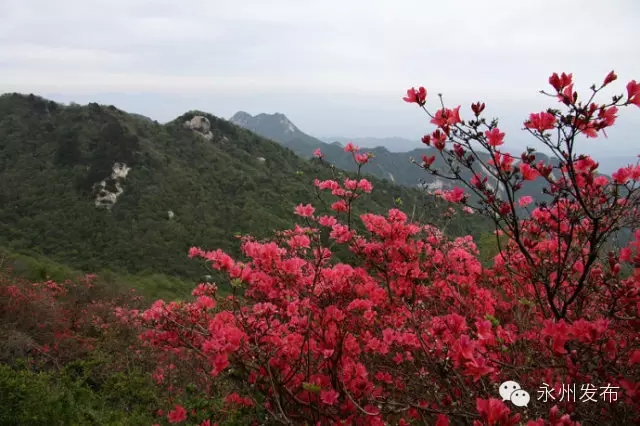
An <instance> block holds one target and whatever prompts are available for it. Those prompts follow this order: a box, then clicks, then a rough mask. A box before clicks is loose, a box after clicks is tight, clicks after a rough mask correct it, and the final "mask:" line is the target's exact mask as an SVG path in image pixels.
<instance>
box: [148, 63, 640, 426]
mask: <svg viewBox="0 0 640 426" xmlns="http://www.w3.org/2000/svg"><path fill="white" fill-rule="evenodd" d="M614 80H616V76H615V74H613V73H610V74H609V75H608V76H607V77H606V79H605V81H604V83H603V84H602V85H601V87H595V86H594V87H592V95H591V96H590V97H589V98H588V100H587V101H586V102H584V103H582V102H581V101H578V95H577V93H576V92H574V90H573V81H572V75H571V74H569V75H567V74H562V75H561V76H558V75H557V74H554V75H553V76H552V77H551V78H550V80H549V81H550V83H551V85H552V87H553V88H554V93H552V94H550V95H551V96H554V97H556V98H557V99H558V100H559V102H560V103H561V104H562V105H563V107H564V108H565V111H564V112H562V111H560V110H556V109H549V110H547V111H544V112H541V113H536V114H531V116H530V117H529V119H528V120H527V121H526V122H525V128H526V129H527V131H528V132H529V133H531V134H532V135H533V136H535V137H536V138H537V139H538V140H539V141H540V142H541V143H543V144H544V145H546V146H547V147H548V148H549V149H550V150H551V151H552V152H553V153H554V154H556V155H557V157H558V158H559V159H560V164H559V166H552V165H547V164H542V163H540V162H538V163H536V162H535V155H534V153H533V150H528V151H527V152H525V153H523V154H522V156H520V157H519V158H515V157H513V156H511V155H510V154H508V153H505V152H501V151H500V149H499V148H500V147H501V146H502V145H503V143H504V139H505V133H504V132H502V131H501V130H500V128H499V127H498V123H497V121H496V120H494V121H491V122H490V123H487V121H486V120H485V119H484V118H482V112H483V110H484V109H485V105H484V104H481V103H475V104H473V105H472V107H471V110H472V115H471V117H472V119H470V120H468V121H464V120H463V118H462V117H463V116H464V113H463V112H461V107H460V106H458V107H456V108H453V109H448V108H446V107H444V106H443V107H442V108H441V109H439V110H437V111H436V112H435V113H433V114H431V113H430V112H429V110H427V109H426V104H427V91H426V90H425V89H424V88H420V89H410V90H409V91H408V92H407V96H406V97H405V98H404V99H405V101H407V102H410V103H416V104H417V105H419V106H420V107H422V108H424V109H425V111H426V112H427V113H428V114H429V115H430V117H431V122H432V123H433V124H434V125H435V126H436V129H435V130H434V131H433V132H432V133H430V134H428V135H426V136H425V137H424V138H423V142H424V143H425V144H427V145H433V146H434V147H435V148H436V149H437V150H438V151H439V155H442V156H443V157H444V159H445V164H447V165H449V170H448V172H449V174H448V175H447V174H446V172H443V171H442V170H436V169H435V168H434V167H435V162H434V159H435V158H434V157H425V158H423V163H422V167H424V168H425V169H426V170H428V171H431V172H434V173H437V174H438V175H439V176H447V177H448V178H450V179H452V180H457V181H459V182H460V184H461V185H462V186H463V187H462V188H457V189H455V190H452V191H443V192H442V196H443V197H445V198H446V199H447V200H448V201H451V202H456V203H462V204H466V207H467V209H471V210H475V211H478V212H480V213H484V214H487V215H489V216H490V217H492V218H494V220H495V223H496V226H497V232H498V233H499V234H500V235H499V236H501V237H500V238H498V239H497V241H498V243H499V244H500V250H499V254H498V255H497V256H496V258H495V261H494V263H493V266H492V267H490V268H484V267H483V266H482V265H481V263H480V262H479V261H478V251H477V248H476V246H475V244H474V242H473V240H472V238H471V237H466V238H457V239H454V240H450V239H448V238H447V237H446V236H445V235H444V234H443V233H442V232H441V231H440V230H438V229H436V228H434V227H433V226H426V225H421V224H418V223H411V222H410V221H409V220H408V219H407V216H406V215H405V214H404V213H403V212H401V211H399V210H397V209H393V210H390V211H389V212H388V214H387V215H386V216H379V215H373V214H363V215H361V216H360V220H361V221H362V223H363V225H364V228H365V229H366V230H365V232H357V231H356V229H355V228H354V226H353V223H352V217H351V214H350V212H351V211H352V205H353V203H354V202H356V200H357V199H358V197H359V196H360V195H361V194H362V193H366V192H370V191H371V190H372V185H371V183H370V182H369V181H367V180H366V179H361V178H360V169H358V176H357V177H356V178H355V179H350V178H347V179H344V180H343V181H338V180H327V181H316V182H315V186H316V187H317V188H318V189H319V190H320V191H330V192H331V193H332V195H333V196H334V197H336V201H335V202H334V203H333V204H332V206H331V207H332V209H333V210H334V212H335V213H334V214H333V215H322V214H318V213H317V212H316V210H315V208H314V207H313V206H312V205H310V204H307V205H299V206H298V207H296V209H295V213H296V214H297V215H298V216H300V219H301V224H300V225H298V226H296V227H295V228H294V229H291V230H288V231H285V232H281V233H278V234H277V235H276V236H275V238H274V239H273V240H271V241H256V240H255V239H253V238H251V237H245V238H244V239H243V240H242V249H243V253H244V255H245V256H246V260H244V261H238V260H235V259H232V258H231V257H230V256H229V255H227V254H225V253H224V252H222V251H220V250H216V251H205V250H202V249H200V248H192V249H191V252H190V256H192V257H200V258H203V259H205V260H206V261H207V262H209V263H210V264H211V266H212V267H213V268H215V269H217V270H219V271H222V272H224V273H226V275H227V276H228V277H229V281H230V284H231V286H232V288H233V289H234V293H233V295H232V296H229V297H226V298H219V297H217V296H216V286H215V285H213V284H201V285H200V286H198V287H197V288H196V289H195V290H194V293H193V295H194V300H193V301H191V302H172V303H165V302H163V301H158V302H156V303H155V304H154V305H153V306H152V307H151V308H150V309H149V310H147V311H145V312H144V313H143V314H142V315H141V321H142V322H143V323H144V324H146V326H147V330H146V331H145V333H144V334H143V335H142V338H143V340H144V341H145V342H147V343H148V344H150V345H151V346H154V347H157V348H159V349H161V350H162V352H163V353H165V354H166V356H167V360H168V359H172V360H174V361H172V362H175V360H178V361H179V362H175V364H172V367H171V368H169V366H168V365H161V366H159V369H160V370H163V369H164V371H168V370H170V369H180V365H191V366H193V365H197V366H198V368H199V369H200V371H201V373H202V374H201V375H200V376H199V381H198V382H197V384H196V386H197V388H198V390H199V391H200V392H201V393H202V394H203V395H208V396H211V397H213V395H215V394H218V393H222V394H226V399H225V406H224V407H222V408H220V409H219V410H215V412H214V410H212V409H210V408H207V407H206V404H205V405H203V406H202V407H199V408H198V409H194V410H192V411H189V410H186V409H185V408H184V407H183V406H182V405H179V404H178V403H177V402H176V405H175V407H174V409H173V411H171V413H170V414H169V416H168V420H169V421H170V422H174V423H180V422H184V421H189V420H190V421H195V420H197V421H198V422H200V421H203V419H205V418H206V420H205V423H207V424H210V422H211V421H222V420H224V419H225V418H228V417H229V416H232V415H233V413H236V412H238V411H243V412H245V413H249V414H248V415H250V416H253V418H255V419H256V420H259V421H261V422H262V421H264V416H265V415H266V416H267V420H269V421H272V422H279V423H284V424H305V423H306V424H362V425H365V424H366V425H376V424H378V425H382V424H399V425H407V424H436V425H439V426H444V425H448V424H474V425H480V424H489V425H515V424H523V423H526V424H528V425H545V424H551V425H574V424H576V425H577V424H580V423H584V424H592V423H596V422H601V423H602V422H604V423H608V424H614V423H615V424H633V423H634V422H636V421H639V420H640V418H639V416H638V409H639V408H640V406H639V402H638V401H640V398H639V396H640V389H639V385H638V378H639V375H640V367H639V364H640V341H639V340H640V337H639V336H638V332H637V330H638V327H639V326H640V318H639V317H638V308H639V307H640V299H639V297H638V292H639V291H640V269H639V268H640V251H638V248H640V232H636V233H635V237H636V240H635V241H633V242H631V243H630V244H629V245H628V246H627V247H625V248H623V249H617V248H616V247H615V246H614V245H613V244H611V241H612V236H613V235H614V234H615V233H616V232H618V231H620V230H624V229H635V227H636V224H637V219H638V211H637V199H638V198H637V186H636V185H637V181H638V180H639V179H640V167H639V166H637V165H631V166H628V167H625V168H622V169H620V170H619V171H618V172H616V173H615V174H614V175H613V177H612V178H611V179H610V178H607V177H605V176H602V175H599V174H597V163H596V162H595V161H593V160H592V159H591V158H589V157H587V156H583V155H578V154H577V153H576V151H577V149H578V148H579V145H578V143H579V139H578V136H579V135H585V136H587V137H596V136H598V135H599V134H600V133H604V131H605V129H606V128H607V127H610V126H612V125H613V124H614V122H615V119H616V114H617V111H618V108H619V107H622V106H627V105H631V104H634V105H637V106H640V85H638V84H637V83H636V82H635V81H632V82H630V83H629V84H628V85H627V95H626V96H622V95H621V96H614V97H613V99H612V101H611V102H609V103H605V104H596V103H595V98H596V95H597V94H598V93H599V92H600V91H601V90H602V89H603V88H604V87H605V86H607V85H609V84H610V83H611V82H613V81H614ZM447 146H451V149H450V150H447V149H446V148H447ZM478 147H479V148H478ZM345 151H347V152H351V153H352V155H353V156H354V160H355V161H356V163H357V164H358V166H359V167H361V166H363V165H364V164H366V163H367V162H368V161H369V158H370V156H369V155H367V154H362V153H360V150H359V149H358V148H357V147H355V146H353V145H352V144H349V145H347V147H346V148H345ZM480 151H483V152H485V153H488V155H489V158H490V161H488V162H487V164H485V165H484V167H482V168H478V167H476V164H477V163H478V162H481V161H482V159H483V158H486V157H483V156H481V155H479V152H480ZM317 156H319V157H320V156H321V153H319V152H318V153H317ZM465 168H466V169H467V170H468V171H470V173H471V175H472V176H473V177H472V179H469V180H468V181H467V180H465V179H464V178H463V177H462V176H463V174H462V173H460V170H462V169H465ZM483 173H485V175H483ZM487 173H488V174H490V177H491V178H492V179H496V180H498V181H499V182H501V183H502V185H503V187H504V188H506V189H505V193H506V196H501V195H500V194H498V193H497V192H496V191H495V190H494V189H492V187H491V186H490V185H488V184H487V178H488V176H486V174H487ZM534 179H544V181H545V182H546V187H547V192H548V193H549V194H550V195H551V197H552V201H550V202H548V203H539V204H538V205H532V204H533V199H532V198H531V197H519V194H518V191H520V190H521V188H522V187H523V183H524V182H525V181H529V180H534ZM463 188H464V189H463ZM465 189H466V191H471V193H472V194H475V197H476V198H477V199H478V200H479V201H478V202H477V203H470V202H469V201H468V200H469V197H468V195H469V194H468V193H467V192H465ZM523 209H524V211H525V212H526V213H527V214H526V215H523V214H522V212H523ZM502 242H506V243H504V244H502ZM338 247H348V249H349V250H351V252H352V253H353V254H354V255H355V257H356V258H357V261H355V262H353V264H344V263H338V262H336V261H334V259H335V257H334V253H335V251H336V250H337V248H338ZM625 263H627V264H629V265H630V271H629V272H628V273H625V272H624V268H623V265H624V264H625ZM167 362H168V361H167ZM176 364H177V365H178V366H177V367H176ZM506 381H515V382H517V383H518V384H519V385H520V386H521V388H522V390H523V391H528V392H529V393H530V397H531V401H530V402H529V403H528V405H527V406H526V407H523V406H518V404H515V403H513V400H512V401H510V400H509V399H510V398H504V397H500V395H501V394H502V392H501V390H500V389H499V385H500V384H501V383H503V382H506ZM165 382H166V383H167V385H168V386H172V383H171V382H170V381H169V382H167V381H165ZM574 385H575V386H577V389H576V392H577V394H576V395H574V397H573V399H572V398H570V395H569V394H566V392H565V388H567V387H570V386H574ZM541 387H544V389H546V392H545V396H547V397H548V398H546V399H545V400H542V399H539V398H538V393H537V392H536V391H537V390H538V389H540V388H541ZM585 387H586V389H587V390H589V389H591V387H594V388H595V389H600V387H605V388H606V389H608V393H607V395H609V396H610V398H609V399H608V400H607V401H604V400H603V399H602V398H600V399H598V396H599V395H598V394H599V393H600V390H598V393H595V397H594V398H593V395H594V393H591V394H590V395H591V396H592V399H591V400H588V401H584V400H583V399H581V397H582V396H584V395H582V393H583V392H581V390H582V391H584V390H585ZM176 391H177V392H178V390H176ZM176 395H179V392H178V393H177V394H176ZM521 395H522V394H521ZM561 395H562V397H561ZM178 398H179V397H178ZM178 398H177V399H176V401H177V400H178ZM520 405H524V404H520ZM205 423H202V424H205Z"/></svg>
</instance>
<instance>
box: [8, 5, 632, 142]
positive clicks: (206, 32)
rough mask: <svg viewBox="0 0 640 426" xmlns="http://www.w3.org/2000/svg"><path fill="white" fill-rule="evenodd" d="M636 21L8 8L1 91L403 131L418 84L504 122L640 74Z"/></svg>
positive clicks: (518, 15)
mask: <svg viewBox="0 0 640 426" xmlns="http://www.w3.org/2000/svg"><path fill="white" fill-rule="evenodd" d="M639 15H640V5H639V4H638V3H637V2H635V1H633V0H614V1H610V2H608V3H603V2H602V1H596V0H564V1H562V0H538V1H535V2H520V1H512V0H491V1H476V0H451V1H437V2H436V1H424V0H404V1H399V2H389V1H388V0H351V1H345V0H325V1H322V2H320V1H315V0H272V1H264V0H244V1H243V2H235V1H231V0H211V1H200V0H197V1H196V0H183V1H179V0H174V1H172V0H111V1H103V0H92V1H84V0H58V1H56V2H51V1H44V0H4V1H3V2H0V21H1V22H2V23H3V25H2V26H0V91H22V92H36V93H41V94H45V95H46V94H51V93H56V94H62V95H65V96H76V97H82V98H83V99H84V98H87V97H91V96H93V97H95V98H96V99H99V98H100V97H101V96H102V95H101V94H104V93H107V92H108V93H111V94H112V95H110V99H116V101H117V99H118V97H117V96H118V95H117V94H118V93H120V94H121V99H122V101H123V102H124V101H125V99H129V100H130V99H132V98H131V97H127V96H126V94H131V93H137V94H140V96H137V97H136V98H135V99H137V101H136V102H138V103H137V104H136V103H135V102H134V103H133V104H131V107H132V108H137V107H136V105H139V108H141V109H142V110H140V111H139V112H141V113H146V114H148V115H158V116H163V117H165V116H169V115H171V114H179V113H180V112H181V111H179V110H178V111H176V110H175V107H174V106H173V105H174V103H172V101H171V99H174V101H175V100H176V99H177V96H179V95H180V96H183V97H184V96H189V97H191V98H192V99H193V100H194V102H196V103H197V104H198V107H199V108H201V109H208V110H211V111H212V112H213V113H216V114H223V113H224V114H225V115H230V114H231V113H233V112H227V111H228V109H229V108H231V106H230V105H233V107H234V108H235V107H236V106H237V107H238V108H237V109H246V110H252V109H258V108H260V109H262V110H263V111H265V112H270V111H275V110H279V111H282V112H285V113H287V114H289V115H294V114H295V115H297V116H299V117H301V118H299V120H302V122H305V124H306V125H308V126H309V127H308V128H305V127H304V126H303V125H302V123H300V122H298V121H296V120H295V119H293V118H292V119H293V121H294V122H296V124H299V125H300V127H302V128H303V130H307V129H309V130H308V131H312V132H313V131H314V129H317V130H316V132H317V133H322V134H336V133H337V132H343V131H344V132H349V131H351V132H359V133H361V134H362V133H364V134H367V133H368V134H369V135H371V134H374V132H375V133H378V134H380V133H386V134H387V135H393V134H394V133H393V132H397V131H398V130H397V129H398V128H399V127H401V126H399V125H398V124H397V123H404V122H405V118H404V117H403V116H402V115H401V114H405V115H406V114H410V113H407V112H406V111H407V110H406V107H405V105H402V104H401V101H400V97H401V96H402V94H403V92H404V90H406V88H408V87H410V86H414V85H425V86H426V87H427V89H428V90H429V93H430V99H431V100H434V101H435V99H436V97H435V95H436V93H438V92H442V93H444V94H445V95H446V99H447V100H449V101H450V102H452V103H464V104H467V103H470V102H472V101H475V100H480V99H482V100H487V101H489V102H490V105H496V110H498V111H499V112H500V111H506V113H507V115H508V114H509V113H510V112H511V110H510V108H511V107H510V106H513V105H518V106H519V108H520V107H521V108H522V111H526V110H527V109H528V108H530V109H539V108H541V107H542V106H543V104H544V101H545V99H544V98H541V97H540V95H537V94H536V93H537V91H538V90H539V89H542V88H545V87H546V85H547V83H546V80H547V78H548V76H549V74H550V73H551V72H553V71H567V72H574V75H575V77H576V79H577V82H578V87H579V88H581V89H584V88H587V87H588V86H589V85H590V84H591V83H592V82H594V81H595V82H599V81H601V79H602V78H603V77H604V75H606V73H607V72H608V71H610V69H612V68H613V69H615V70H616V71H617V72H618V74H619V75H620V78H621V80H623V81H626V80H630V79H634V78H635V79H640V75H635V73H636V72H637V70H638V69H640V55H638V54H637V47H636V41H637V40H638V39H639V38H640V27H639V26H638V25H637V22H636V21H637V18H638V16H639ZM619 83H620V85H619V86H618V88H619V90H623V86H624V84H623V82H619ZM145 96H146V99H150V98H151V97H154V96H155V97H157V96H162V97H164V99H167V102H165V103H162V104H157V103H154V102H143V100H144V99H145ZM221 99H224V100H225V101H224V102H222V101H221ZM265 99H269V102H270V103H269V104H267V103H266V101H265ZM127 102H129V101H127ZM240 102H243V104H242V105H240V104H239V103H240ZM114 103H117V102H114ZM175 104H177V101H175ZM149 105H151V106H149ZM180 105H182V104H180ZM329 105H331V107H330V108H337V110H336V111H325V110H323V109H322V108H329ZM391 105H393V106H391ZM194 106H195V105H194ZM256 112H258V111H256ZM513 114H514V115H515V116H517V123H520V120H521V118H522V115H523V113H522V112H521V111H520V110H518V111H517V114H516V113H513ZM337 116H339V117H343V119H342V120H341V123H339V124H338V123H335V121H336V120H335V117H337ZM318 117H326V120H333V121H334V122H329V123H327V121H319V118H318ZM385 123H387V124H385ZM328 125H334V126H337V127H338V128H336V129H326V127H327V126H328ZM518 125H519V124H518ZM385 126H386V127H385ZM340 129H342V130H340ZM349 129H351V130H349ZM367 129H369V130H367ZM385 129H386V130H385ZM419 131H420V130H414V131H412V132H415V133H417V132H419ZM407 132H408V130H407ZM412 134H413V133H412ZM354 136H357V135H356V134H354ZM382 136H384V134H383V135H382Z"/></svg>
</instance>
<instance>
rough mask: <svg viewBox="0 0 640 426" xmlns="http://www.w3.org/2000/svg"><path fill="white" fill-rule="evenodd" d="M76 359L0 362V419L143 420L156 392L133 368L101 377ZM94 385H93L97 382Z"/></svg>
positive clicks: (16, 424)
mask: <svg viewBox="0 0 640 426" xmlns="http://www.w3.org/2000/svg"><path fill="white" fill-rule="evenodd" d="M87 366H88V364H87V363H83V362H77V363H75V364H73V365H70V366H68V367H67V368H65V369H63V370H62V371H57V372H56V371H51V372H37V371H31V370H28V369H18V370H17V369H12V368H11V367H9V366H7V365H3V364H0V407H2V409H1V410H0V425H7V426H20V425H36V424H47V425H113V426H116V425H149V424H152V423H153V417H152V416H151V413H152V411H151V409H152V408H153V407H154V406H155V404H157V399H158V396H157V394H156V389H155V388H154V387H153V383H151V381H150V378H149V377H147V376H145V375H142V374H141V373H139V372H132V373H129V374H127V375H123V374H113V375H111V376H109V377H108V378H107V379H106V381H105V382H104V383H99V384H98V383H96V380H95V377H91V376H90V375H89V372H86V371H83V369H84V368H86V367H87ZM98 385H99V387H98Z"/></svg>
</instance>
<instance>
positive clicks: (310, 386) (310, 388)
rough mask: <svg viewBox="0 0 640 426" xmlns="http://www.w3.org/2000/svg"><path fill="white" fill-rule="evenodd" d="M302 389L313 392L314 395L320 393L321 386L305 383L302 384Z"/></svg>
mask: <svg viewBox="0 0 640 426" xmlns="http://www.w3.org/2000/svg"><path fill="white" fill-rule="evenodd" d="M302 389H304V390H306V391H309V392H312V393H320V389H321V388H320V386H318V385H314V384H313V383H307V382H304V383H303V384H302Z"/></svg>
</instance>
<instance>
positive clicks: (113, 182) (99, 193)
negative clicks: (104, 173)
mask: <svg viewBox="0 0 640 426" xmlns="http://www.w3.org/2000/svg"><path fill="white" fill-rule="evenodd" d="M130 171H131V167H127V165H126V164H124V163H114V164H113V172H112V173H111V176H109V177H108V178H106V179H104V180H103V181H101V182H98V183H96V184H95V185H94V191H96V201H95V203H96V207H98V208H105V209H107V210H111V207H113V205H114V204H115V203H116V201H118V197H119V196H120V195H122V193H123V192H124V189H122V181H123V180H124V179H125V178H126V177H127V174H129V172H130Z"/></svg>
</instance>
